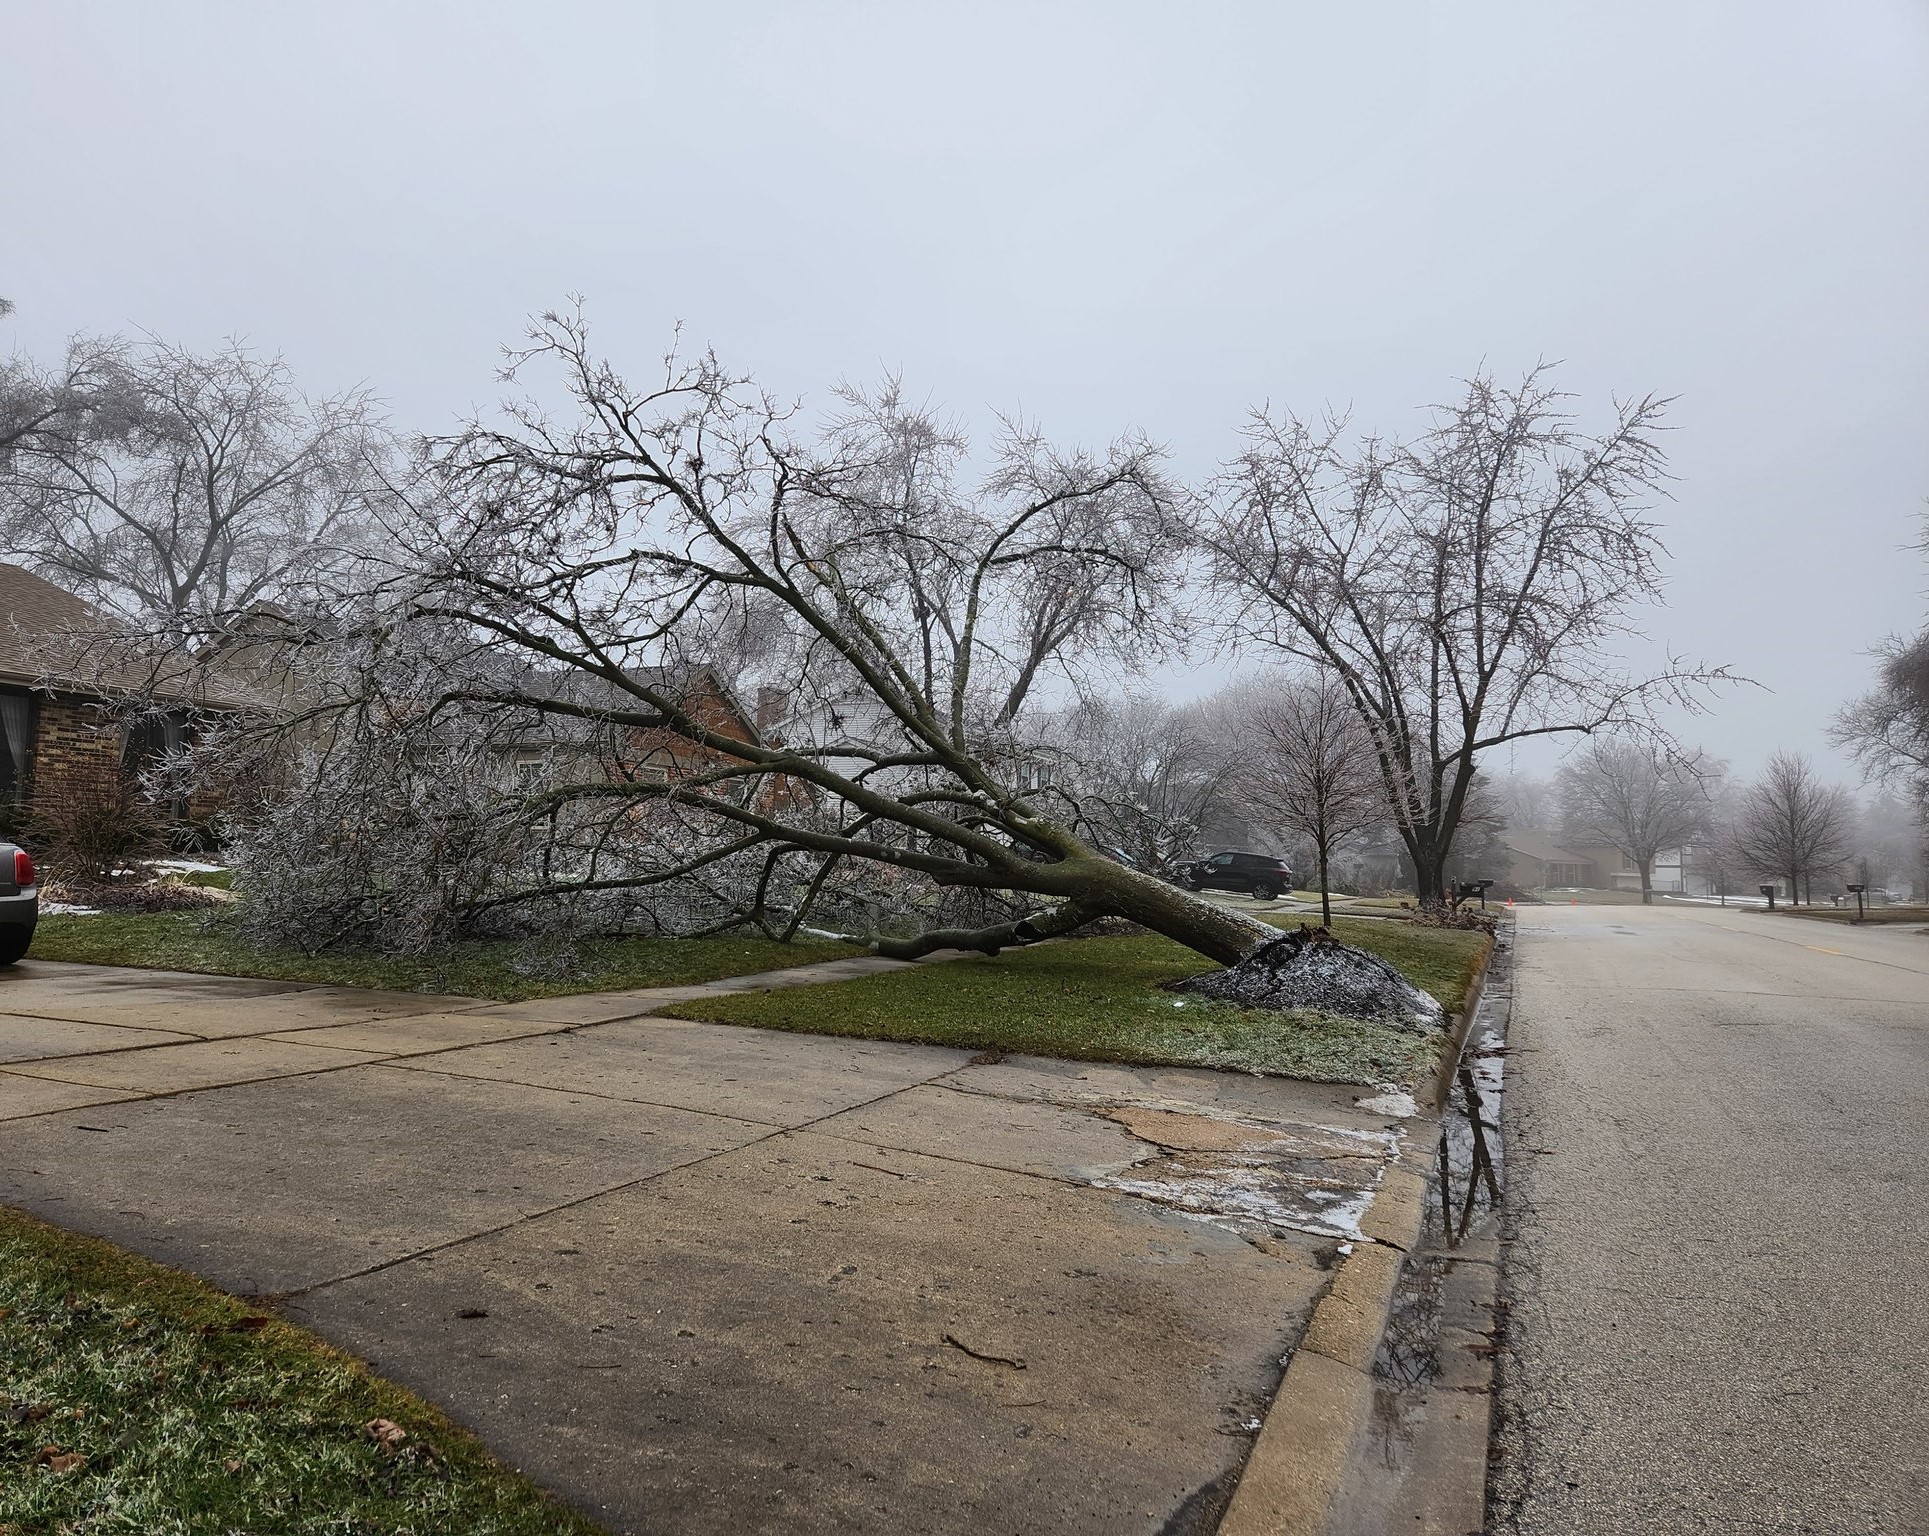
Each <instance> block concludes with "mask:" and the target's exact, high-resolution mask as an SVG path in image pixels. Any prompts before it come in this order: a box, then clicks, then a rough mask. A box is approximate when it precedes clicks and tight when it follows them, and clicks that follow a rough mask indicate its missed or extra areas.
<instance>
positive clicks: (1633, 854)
mask: <svg viewBox="0 0 1929 1536" xmlns="http://www.w3.org/2000/svg"><path fill="white" fill-rule="evenodd" d="M1720 772H1721V770H1720V768H1719V766H1718V765H1717V764H1715V763H1713V762H1711V761H1709V760H1708V759H1707V758H1705V757H1704V756H1703V755H1702V754H1701V753H1700V752H1698V751H1697V752H1689V753H1684V754H1674V753H1667V752H1662V751H1659V750H1657V749H1656V748H1655V747H1654V746H1652V745H1651V744H1649V743H1647V742H1640V741H1592V742H1589V743H1588V745H1587V746H1586V747H1584V748H1583V749H1582V750H1581V752H1580V754H1579V756H1578V757H1576V758H1575V760H1574V761H1573V762H1570V763H1569V764H1567V765H1566V766H1565V767H1564V768H1562V769H1561V772H1560V775H1559V779H1558V786H1559V792H1560V799H1561V815H1562V819H1563V822H1564V824H1565V826H1566V828H1567V832H1568V835H1569V836H1571V837H1575V838H1579V839H1581V840H1583V841H1588V842H1602V843H1606V844H1608V845H1609V846H1610V847H1613V848H1618V849H1619V850H1620V851H1621V852H1622V853H1624V854H1626V855H1627V856H1628V857H1629V858H1630V859H1632V860H1633V861H1634V866H1635V868H1636V869H1638V870H1640V872H1641V901H1642V903H1643V905H1647V906H1652V905H1653V903H1654V861H1655V856H1656V855H1657V854H1660V853H1662V852H1664V851H1666V850H1668V849H1670V848H1677V849H1685V848H1687V847H1689V846H1690V845H1691V844H1693V843H1695V842H1697V841H1700V840H1701V839H1702V838H1704V837H1705V836H1706V835H1707V832H1708V829H1709V814H1710V811H1711V809H1712V802H1711V799H1710V791H1709V785H1710V781H1711V780H1713V779H1715V778H1717V777H1718V776H1719V774H1720Z"/></svg>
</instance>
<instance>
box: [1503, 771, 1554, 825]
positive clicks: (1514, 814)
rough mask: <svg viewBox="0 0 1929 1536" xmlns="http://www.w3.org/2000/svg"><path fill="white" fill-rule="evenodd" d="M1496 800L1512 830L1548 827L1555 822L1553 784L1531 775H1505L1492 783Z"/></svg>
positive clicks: (1517, 773) (1514, 773)
mask: <svg viewBox="0 0 1929 1536" xmlns="http://www.w3.org/2000/svg"><path fill="white" fill-rule="evenodd" d="M1493 790H1494V800H1495V802H1496V804H1497V805H1498V806H1499V808H1500V813H1501V815H1502V816H1503V817H1505V819H1506V823H1507V825H1508V826H1510V827H1542V828H1544V827H1548V826H1551V825H1552V824H1553V821H1554V807H1555V794H1554V784H1553V782H1552V781H1551V780H1548V779H1540V778H1536V777H1534V775H1533V774H1531V773H1519V772H1509V773H1504V774H1502V775H1500V776H1499V777H1497V778H1496V779H1495V780H1494V781H1493Z"/></svg>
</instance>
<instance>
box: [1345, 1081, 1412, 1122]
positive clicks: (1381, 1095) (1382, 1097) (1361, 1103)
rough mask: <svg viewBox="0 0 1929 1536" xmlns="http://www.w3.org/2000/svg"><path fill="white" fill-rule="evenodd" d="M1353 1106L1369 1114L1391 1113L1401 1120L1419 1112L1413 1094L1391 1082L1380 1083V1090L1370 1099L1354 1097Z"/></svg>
mask: <svg viewBox="0 0 1929 1536" xmlns="http://www.w3.org/2000/svg"><path fill="white" fill-rule="evenodd" d="M1353 1106H1354V1108H1356V1109H1363V1110H1365V1111H1366V1112H1367V1113H1368V1114H1369V1115H1392V1116H1395V1117H1397V1118H1399V1119H1401V1120H1406V1119H1409V1118H1411V1117H1412V1116H1414V1115H1417V1114H1419V1113H1420V1106H1419V1105H1418V1104H1417V1103H1415V1102H1414V1098H1413V1095H1412V1094H1410V1093H1407V1092H1405V1091H1403V1090H1402V1089H1399V1088H1395V1087H1394V1086H1393V1085H1392V1084H1391V1083H1382V1084H1381V1085H1380V1092H1378V1093H1376V1094H1375V1095H1374V1096H1373V1097H1372V1098H1370V1099H1355V1100H1354V1101H1353Z"/></svg>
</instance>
